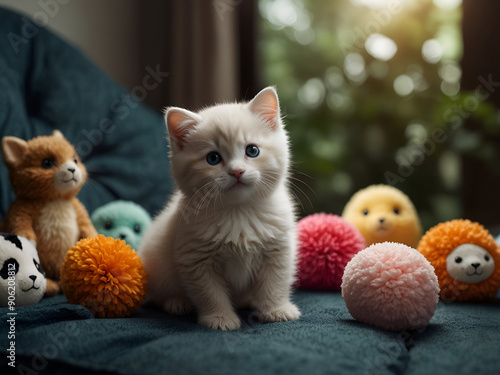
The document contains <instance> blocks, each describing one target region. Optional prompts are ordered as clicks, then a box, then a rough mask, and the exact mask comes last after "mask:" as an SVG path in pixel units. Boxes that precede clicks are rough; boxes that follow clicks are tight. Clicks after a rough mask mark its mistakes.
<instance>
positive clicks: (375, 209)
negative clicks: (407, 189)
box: [342, 185, 422, 248]
mask: <svg viewBox="0 0 500 375" xmlns="http://www.w3.org/2000/svg"><path fill="white" fill-rule="evenodd" d="M342 217H343V218H344V219H345V220H346V221H347V222H349V223H351V224H353V225H354V226H355V227H356V228H358V229H359V231H360V232H361V234H362V235H363V237H364V238H365V240H366V245H367V246H370V245H371V244H373V243H378V242H385V241H389V242H399V243H402V244H405V245H407V246H410V247H413V248H416V247H417V246H418V241H419V240H420V238H421V237H422V227H421V225H420V220H419V218H418V215H417V212H416V210H415V207H414V206H413V203H412V202H411V201H410V199H409V198H408V196H407V195H405V194H404V193H403V192H402V191H401V190H399V189H396V188H394V187H392V186H389V185H372V186H368V187H367V188H365V189H362V190H360V191H358V192H357V193H356V194H354V195H353V196H352V198H351V200H350V201H349V202H348V203H347V205H346V206H345V208H344V212H343V213H342Z"/></svg>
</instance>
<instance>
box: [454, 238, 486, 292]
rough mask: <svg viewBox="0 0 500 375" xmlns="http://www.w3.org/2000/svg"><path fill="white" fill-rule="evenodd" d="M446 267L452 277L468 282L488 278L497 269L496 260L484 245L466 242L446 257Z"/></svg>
mask: <svg viewBox="0 0 500 375" xmlns="http://www.w3.org/2000/svg"><path fill="white" fill-rule="evenodd" d="M446 269H447V270H448V273H449V274H450V276H451V277H452V278H454V279H455V280H457V281H461V282H463V283H467V284H477V283H480V282H481V281H484V280H486V279H487V278H488V277H490V276H491V275H492V274H493V271H494V270H495V261H494V260H493V257H492V256H491V255H490V253H489V252H487V251H486V250H484V249H483V248H482V247H480V246H477V245H473V244H470V243H466V244H463V245H460V246H458V247H457V248H456V249H455V250H453V251H452V252H451V253H450V255H448V258H446Z"/></svg>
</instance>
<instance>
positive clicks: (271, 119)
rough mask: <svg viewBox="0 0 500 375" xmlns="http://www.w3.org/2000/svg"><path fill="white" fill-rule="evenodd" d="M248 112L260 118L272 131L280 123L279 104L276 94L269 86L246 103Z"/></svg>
mask: <svg viewBox="0 0 500 375" xmlns="http://www.w3.org/2000/svg"><path fill="white" fill-rule="evenodd" d="M248 107H249V108H250V111H252V112H253V113H254V114H256V115H257V116H259V117H260V118H262V119H263V120H264V121H265V122H267V123H268V124H269V126H270V127H271V129H272V130H276V129H277V128H278V125H279V121H280V104H279V100H278V94H277V93H276V90H275V89H274V87H272V86H269V87H266V88H265V89H263V90H262V91H261V92H259V93H258V94H257V95H255V98H253V99H252V101H251V102H250V103H248Z"/></svg>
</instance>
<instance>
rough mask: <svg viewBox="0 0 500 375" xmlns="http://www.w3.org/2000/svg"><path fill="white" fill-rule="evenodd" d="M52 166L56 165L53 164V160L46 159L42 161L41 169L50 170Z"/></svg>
mask: <svg viewBox="0 0 500 375" xmlns="http://www.w3.org/2000/svg"><path fill="white" fill-rule="evenodd" d="M54 165H56V163H55V162H54V160H52V159H50V158H47V159H43V160H42V168H43V169H50V168H52V167H53V166H54Z"/></svg>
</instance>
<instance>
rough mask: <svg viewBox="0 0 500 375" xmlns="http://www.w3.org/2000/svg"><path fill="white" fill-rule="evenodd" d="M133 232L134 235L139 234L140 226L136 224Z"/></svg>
mask: <svg viewBox="0 0 500 375" xmlns="http://www.w3.org/2000/svg"><path fill="white" fill-rule="evenodd" d="M134 232H135V233H141V226H140V225H139V224H136V225H135V226H134Z"/></svg>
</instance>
